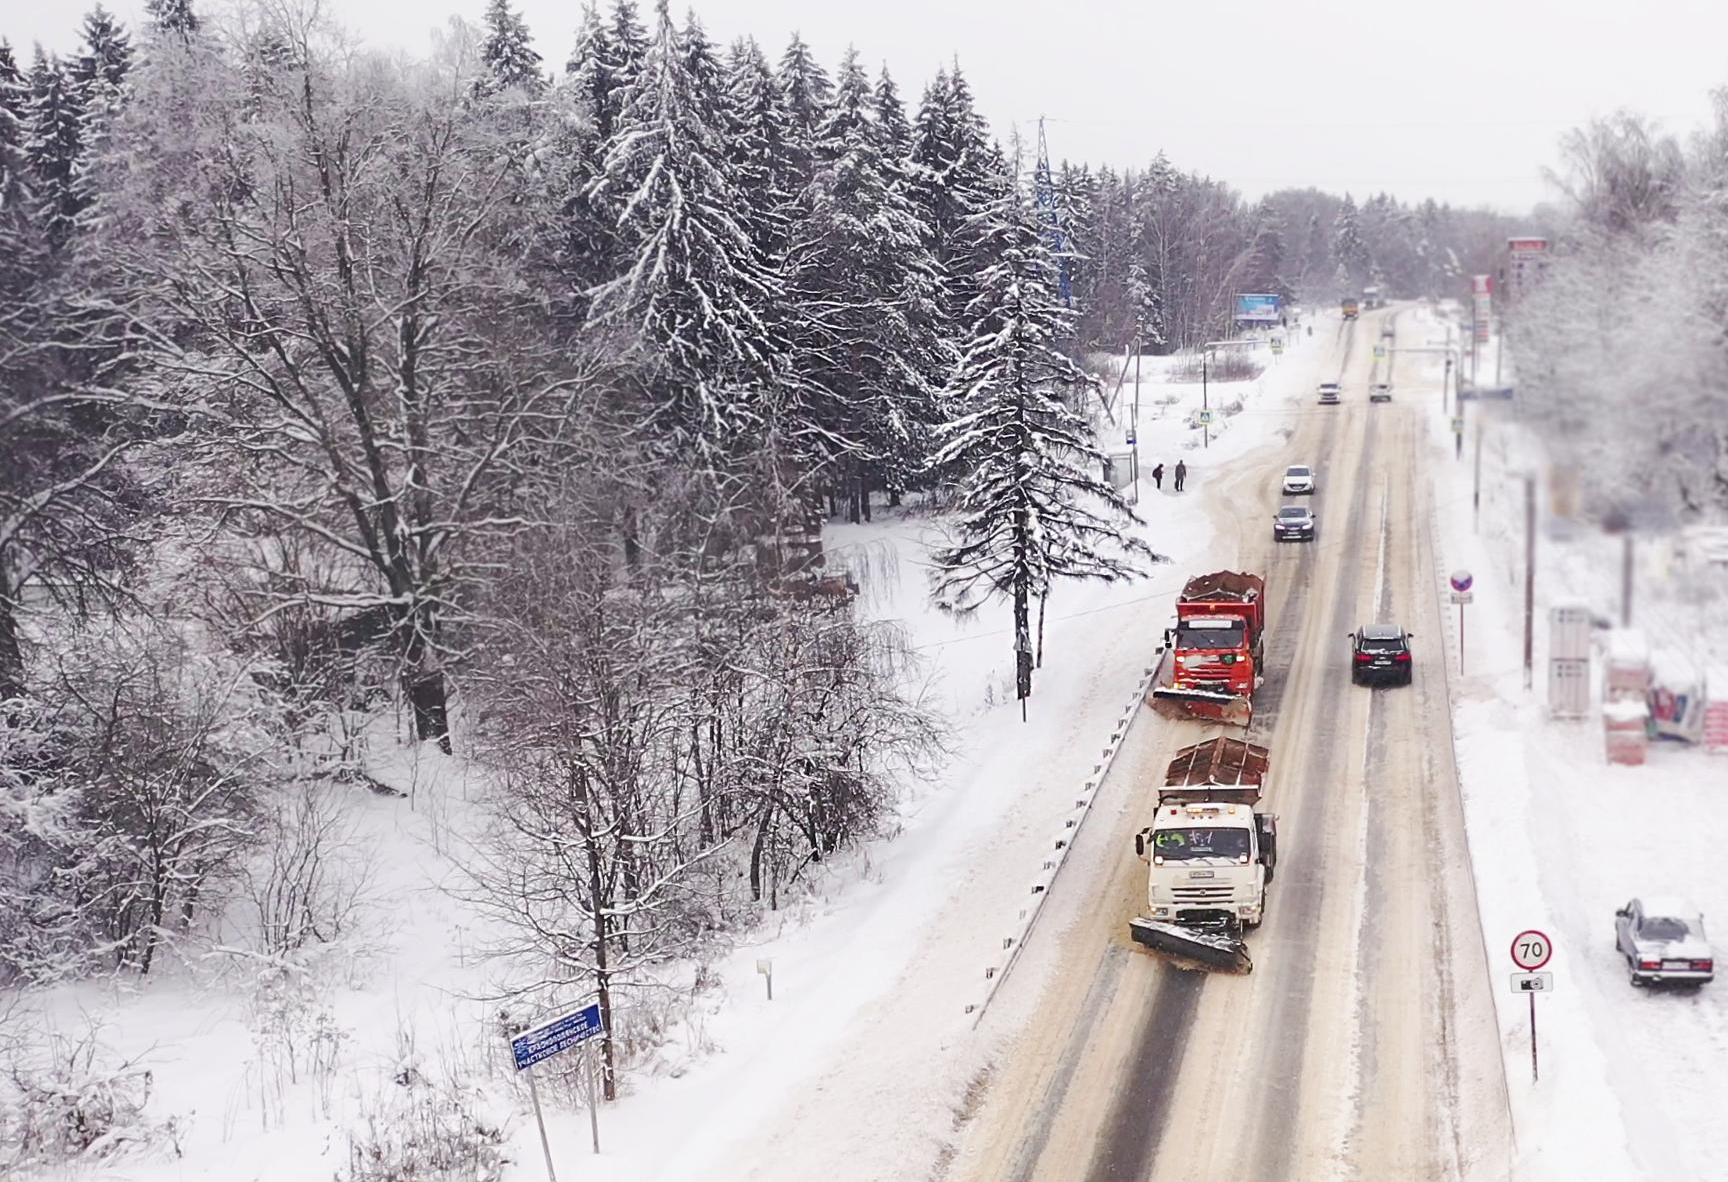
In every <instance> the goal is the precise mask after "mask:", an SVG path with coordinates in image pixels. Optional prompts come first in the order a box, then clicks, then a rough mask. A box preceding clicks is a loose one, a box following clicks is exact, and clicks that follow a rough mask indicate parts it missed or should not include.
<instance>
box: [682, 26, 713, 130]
mask: <svg viewBox="0 0 1728 1182" xmlns="http://www.w3.org/2000/svg"><path fill="white" fill-rule="evenodd" d="M678 41H679V47H680V50H681V52H682V53H683V54H684V70H685V73H687V74H689V76H690V84H691V89H690V92H691V94H692V95H694V96H695V99H696V105H697V107H698V109H699V111H700V113H701V116H702V122H703V123H705V124H707V125H708V126H709V127H713V128H720V127H722V126H724V125H723V123H722V121H721V115H720V91H721V88H722V83H721V75H720V60H719V59H718V58H717V57H715V55H714V43H713V42H712V41H710V40H708V33H707V31H706V30H705V29H703V28H702V22H701V21H700V20H699V19H697V16H696V12H695V10H694V9H691V10H689V11H688V12H686V13H685V15H684V28H683V29H681V30H680V31H679V33H678Z"/></svg>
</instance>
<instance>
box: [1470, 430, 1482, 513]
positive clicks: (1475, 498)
mask: <svg viewBox="0 0 1728 1182" xmlns="http://www.w3.org/2000/svg"><path fill="white" fill-rule="evenodd" d="M1470 512H1471V523H1470V529H1471V532H1473V533H1481V532H1482V418H1481V416H1480V414H1478V416H1477V418H1476V478H1475V481H1474V483H1473V484H1472V486H1471V489H1470Z"/></svg>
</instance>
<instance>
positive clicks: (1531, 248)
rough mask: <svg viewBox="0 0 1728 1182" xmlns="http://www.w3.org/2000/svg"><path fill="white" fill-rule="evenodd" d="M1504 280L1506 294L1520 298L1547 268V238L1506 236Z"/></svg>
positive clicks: (1515, 298)
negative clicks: (1506, 264) (1506, 262)
mask: <svg viewBox="0 0 1728 1182" xmlns="http://www.w3.org/2000/svg"><path fill="white" fill-rule="evenodd" d="M1506 256H1507V260H1508V266H1507V268H1506V281H1507V287H1508V288H1509V290H1508V292H1507V294H1508V295H1510V296H1511V297H1512V299H1514V300H1517V299H1519V298H1521V297H1522V296H1523V295H1524V293H1525V292H1527V291H1529V290H1530V288H1531V286H1532V285H1534V284H1535V283H1536V282H1537V281H1538V280H1539V279H1541V278H1542V272H1543V271H1545V270H1547V268H1548V257H1549V256H1548V240H1547V239H1546V238H1532V237H1524V238H1508V239H1507V240H1506Z"/></svg>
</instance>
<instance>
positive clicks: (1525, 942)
mask: <svg viewBox="0 0 1728 1182" xmlns="http://www.w3.org/2000/svg"><path fill="white" fill-rule="evenodd" d="M1553 955H1554V941H1552V940H1550V939H1549V938H1548V935H1547V933H1546V932H1539V931H1537V930H1536V929H1535V928H1531V929H1530V930H1528V931H1523V932H1519V933H1518V934H1517V935H1516V936H1515V937H1513V939H1512V963H1513V964H1515V965H1517V966H1518V967H1519V968H1521V969H1523V970H1524V971H1525V972H1527V973H1533V972H1535V971H1536V970H1537V969H1539V968H1541V967H1542V966H1543V965H1545V964H1547V963H1548V958H1549V957H1550V956H1553Z"/></svg>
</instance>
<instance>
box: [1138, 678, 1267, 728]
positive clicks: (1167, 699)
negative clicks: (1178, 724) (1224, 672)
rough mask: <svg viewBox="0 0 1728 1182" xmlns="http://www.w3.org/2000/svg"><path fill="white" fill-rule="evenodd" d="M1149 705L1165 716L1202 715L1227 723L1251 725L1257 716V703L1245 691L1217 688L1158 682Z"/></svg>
mask: <svg viewBox="0 0 1728 1182" xmlns="http://www.w3.org/2000/svg"><path fill="white" fill-rule="evenodd" d="M1147 704H1148V705H1150V706H1151V707H1152V709H1153V710H1154V711H1156V712H1157V713H1158V714H1160V715H1162V716H1163V717H1165V718H1175V719H1182V718H1200V719H1204V720H1205V721H1207V722H1220V723H1223V724H1224V725H1226V726H1247V725H1248V724H1249V722H1251V721H1252V720H1253V718H1254V703H1252V702H1250V701H1249V700H1248V699H1247V698H1244V697H1243V696H1242V695H1241V694H1231V693H1220V692H1218V691H1216V690H1201V689H1177V688H1176V687H1175V686H1170V685H1155V686H1153V687H1152V696H1151V698H1150V699H1149V700H1148V702H1147Z"/></svg>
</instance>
